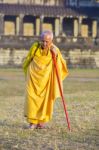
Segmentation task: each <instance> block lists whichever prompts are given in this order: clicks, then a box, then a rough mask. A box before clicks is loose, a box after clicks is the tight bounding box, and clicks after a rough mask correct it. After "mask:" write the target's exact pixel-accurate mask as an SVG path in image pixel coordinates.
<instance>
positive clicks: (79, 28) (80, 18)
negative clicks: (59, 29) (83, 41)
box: [78, 17, 83, 36]
mask: <svg viewBox="0 0 99 150" xmlns="http://www.w3.org/2000/svg"><path fill="white" fill-rule="evenodd" d="M82 20H83V18H82V17H79V26H78V35H79V36H81V25H82Z"/></svg>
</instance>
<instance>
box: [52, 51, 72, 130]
mask: <svg viewBox="0 0 99 150" xmlns="http://www.w3.org/2000/svg"><path fill="white" fill-rule="evenodd" d="M51 53H52V59H53V64H54V67H55V71H56V77H57V81H58V86H59V91H60V95H61V98H62V103H63V107H64V111H65V116H66V121H67V125H68V129H69V130H70V122H69V118H68V112H67V110H66V103H65V100H64V96H63V91H62V87H61V82H60V78H59V74H58V67H57V63H56V57H55V54H54V52H53V51H51Z"/></svg>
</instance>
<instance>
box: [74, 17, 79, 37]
mask: <svg viewBox="0 0 99 150" xmlns="http://www.w3.org/2000/svg"><path fill="white" fill-rule="evenodd" d="M77 36H78V19H74V37H77Z"/></svg>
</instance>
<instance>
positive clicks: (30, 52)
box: [23, 42, 39, 74]
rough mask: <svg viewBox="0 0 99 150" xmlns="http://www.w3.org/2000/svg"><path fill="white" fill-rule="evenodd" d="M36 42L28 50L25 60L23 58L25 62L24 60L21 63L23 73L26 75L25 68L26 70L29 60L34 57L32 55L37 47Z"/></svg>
mask: <svg viewBox="0 0 99 150" xmlns="http://www.w3.org/2000/svg"><path fill="white" fill-rule="evenodd" d="M38 44H39V43H38V42H35V43H34V44H33V45H32V46H31V48H30V50H29V52H28V55H27V56H26V58H25V60H24V62H23V70H24V73H25V74H26V73H27V68H28V66H29V64H30V62H31V60H32V59H33V56H34V53H35V50H36V49H37V47H38Z"/></svg>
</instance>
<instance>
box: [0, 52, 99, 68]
mask: <svg viewBox="0 0 99 150" xmlns="http://www.w3.org/2000/svg"><path fill="white" fill-rule="evenodd" d="M61 52H62V54H63V57H64V58H65V60H66V61H67V65H68V67H70V68H99V50H97V51H96V50H91V49H87V50H86V49H83V50H81V49H70V50H66V49H65V50H62V51H61ZM27 53H28V50H26V49H20V50H19V49H0V67H22V63H23V61H24V59H25V57H26V55H27Z"/></svg>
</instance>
